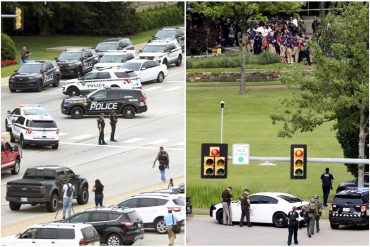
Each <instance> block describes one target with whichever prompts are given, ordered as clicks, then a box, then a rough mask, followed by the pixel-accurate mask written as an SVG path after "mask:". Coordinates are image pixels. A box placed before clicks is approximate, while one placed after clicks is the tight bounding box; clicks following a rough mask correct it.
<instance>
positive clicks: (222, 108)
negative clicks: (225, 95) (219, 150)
mask: <svg viewBox="0 0 370 247" xmlns="http://www.w3.org/2000/svg"><path fill="white" fill-rule="evenodd" d="M220 106H221V142H220V143H222V142H223V134H224V107H225V102H224V101H221V102H220Z"/></svg>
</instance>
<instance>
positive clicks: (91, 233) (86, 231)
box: [81, 226, 98, 240]
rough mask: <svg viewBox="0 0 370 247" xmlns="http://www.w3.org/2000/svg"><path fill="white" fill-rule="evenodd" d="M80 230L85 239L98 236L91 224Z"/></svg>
mask: <svg viewBox="0 0 370 247" xmlns="http://www.w3.org/2000/svg"><path fill="white" fill-rule="evenodd" d="M81 232H82V235H83V236H84V239H85V240H92V239H95V238H96V237H98V232H97V231H96V230H95V228H94V227H92V226H89V227H86V228H83V229H81Z"/></svg>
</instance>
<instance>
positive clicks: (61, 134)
mask: <svg viewBox="0 0 370 247" xmlns="http://www.w3.org/2000/svg"><path fill="white" fill-rule="evenodd" d="M69 134H70V133H65V132H60V133H59V136H66V135H69Z"/></svg>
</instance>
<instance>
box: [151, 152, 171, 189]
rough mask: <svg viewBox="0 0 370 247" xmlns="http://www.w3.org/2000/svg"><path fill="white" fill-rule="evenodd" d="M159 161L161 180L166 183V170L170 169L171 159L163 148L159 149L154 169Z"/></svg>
mask: <svg viewBox="0 0 370 247" xmlns="http://www.w3.org/2000/svg"><path fill="white" fill-rule="evenodd" d="M157 160H158V161H159V166H158V168H159V172H160V174H161V180H162V182H163V183H165V182H166V168H167V169H169V168H170V167H169V164H170V159H169V156H168V153H167V152H166V151H164V149H163V147H160V148H159V153H158V154H157V157H156V158H155V160H154V162H153V168H154V167H155V162H157Z"/></svg>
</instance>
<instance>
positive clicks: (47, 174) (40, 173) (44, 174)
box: [23, 168, 56, 179]
mask: <svg viewBox="0 0 370 247" xmlns="http://www.w3.org/2000/svg"><path fill="white" fill-rule="evenodd" d="M55 176H56V172H55V170H51V169H37V168H33V169H27V170H26V172H25V174H24V176H23V178H43V179H54V178H55Z"/></svg>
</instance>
